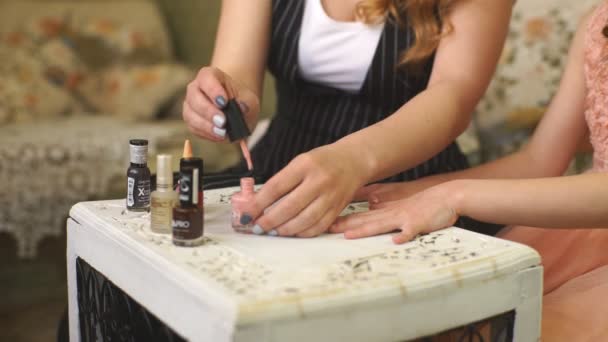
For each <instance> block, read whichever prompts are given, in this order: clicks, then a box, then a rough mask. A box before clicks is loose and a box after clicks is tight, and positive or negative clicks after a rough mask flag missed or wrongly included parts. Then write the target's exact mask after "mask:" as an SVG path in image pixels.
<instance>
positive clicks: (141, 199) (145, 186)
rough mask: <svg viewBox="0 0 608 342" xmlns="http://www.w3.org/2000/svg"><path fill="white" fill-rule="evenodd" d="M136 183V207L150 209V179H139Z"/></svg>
mask: <svg viewBox="0 0 608 342" xmlns="http://www.w3.org/2000/svg"><path fill="white" fill-rule="evenodd" d="M135 183H136V184H135V190H136V193H135V206H136V207H138V208H144V207H149V206H150V179H138V180H137V182H135Z"/></svg>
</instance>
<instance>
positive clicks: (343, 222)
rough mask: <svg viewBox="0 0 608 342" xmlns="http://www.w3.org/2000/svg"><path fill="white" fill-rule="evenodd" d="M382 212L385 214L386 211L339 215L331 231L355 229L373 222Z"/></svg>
mask: <svg viewBox="0 0 608 342" xmlns="http://www.w3.org/2000/svg"><path fill="white" fill-rule="evenodd" d="M382 214H384V212H382V213H378V212H373V211H366V212H363V213H357V214H351V215H348V216H343V217H339V218H337V219H336V221H335V222H334V224H333V225H332V227H331V228H330V230H329V231H330V232H331V233H344V232H345V231H347V230H350V229H355V228H357V227H360V226H361V225H364V224H366V223H368V222H372V221H374V220H376V219H378V217H379V216H381V215H382Z"/></svg>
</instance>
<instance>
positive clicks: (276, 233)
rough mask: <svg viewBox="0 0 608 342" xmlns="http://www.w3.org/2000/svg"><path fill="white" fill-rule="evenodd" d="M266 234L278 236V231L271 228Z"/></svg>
mask: <svg viewBox="0 0 608 342" xmlns="http://www.w3.org/2000/svg"><path fill="white" fill-rule="evenodd" d="M268 235H270V236H279V232H277V231H276V229H273V230H271V231H269V232H268Z"/></svg>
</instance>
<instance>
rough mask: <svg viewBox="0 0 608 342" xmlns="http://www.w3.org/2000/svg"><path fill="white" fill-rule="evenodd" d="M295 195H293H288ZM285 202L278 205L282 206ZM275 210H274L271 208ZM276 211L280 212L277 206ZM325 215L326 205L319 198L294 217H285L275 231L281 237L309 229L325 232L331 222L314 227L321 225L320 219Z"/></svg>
mask: <svg viewBox="0 0 608 342" xmlns="http://www.w3.org/2000/svg"><path fill="white" fill-rule="evenodd" d="M291 195H295V193H292V194H290V196H291ZM284 202H285V201H283V202H281V203H280V204H279V205H281V204H284ZM273 209H275V208H273ZM276 209H277V211H280V210H281V208H279V206H277V207H276ZM326 214H327V205H326V204H325V203H323V200H322V199H321V198H317V199H316V200H314V201H312V203H309V204H308V205H307V206H306V207H305V208H303V210H301V211H299V212H298V213H296V214H294V215H290V216H287V220H285V221H283V222H284V223H283V224H281V225H279V226H277V228H276V230H277V231H278V232H279V235H281V236H294V235H298V234H299V233H301V232H304V231H305V230H307V229H309V228H319V229H321V228H322V229H323V231H325V230H326V229H327V227H328V226H329V224H330V223H331V222H327V223H326V225H325V226H324V227H316V226H317V225H318V224H319V223H321V222H320V221H321V219H322V218H323V217H324V216H326Z"/></svg>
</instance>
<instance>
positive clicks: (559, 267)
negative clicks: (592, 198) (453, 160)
mask: <svg viewBox="0 0 608 342" xmlns="http://www.w3.org/2000/svg"><path fill="white" fill-rule="evenodd" d="M606 25H608V1H604V2H603V4H602V5H600V6H599V7H598V8H597V9H596V10H595V12H594V13H593V14H592V17H591V18H590V23H589V26H588V28H587V34H586V38H585V78H586V83H587V99H586V111H585V119H586V121H587V125H588V127H589V132H590V140H591V144H592V145H593V150H594V153H593V167H592V169H591V170H589V171H588V172H608V38H606V37H605V36H604V35H603V34H602V30H603V29H604V27H605V26H606ZM601 205H603V206H606V207H607V208H608V203H602V204H601ZM499 236H500V237H502V238H504V239H508V240H512V241H516V242H520V243H523V244H526V245H529V246H531V247H533V248H534V249H536V250H537V251H538V252H539V253H540V255H541V257H542V260H543V266H544V268H545V275H544V293H545V296H544V298H543V341H608V229H544V228H533V227H523V226H516V227H508V228H505V229H504V230H503V231H501V232H500V233H499Z"/></svg>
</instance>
